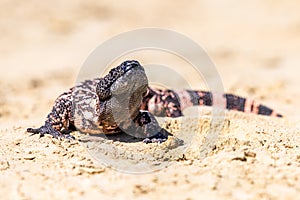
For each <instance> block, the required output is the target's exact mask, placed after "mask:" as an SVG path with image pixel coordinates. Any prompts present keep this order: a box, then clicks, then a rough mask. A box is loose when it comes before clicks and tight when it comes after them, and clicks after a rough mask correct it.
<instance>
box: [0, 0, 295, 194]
mask: <svg viewBox="0 0 300 200" xmlns="http://www.w3.org/2000/svg"><path fill="white" fill-rule="evenodd" d="M63 2H64V3H62V1H58V0H55V1H51V2H50V1H49V2H45V1H26V2H25V1H24V2H21V1H15V0H9V1H8V0H2V1H0V32H1V37H0V46H1V48H0V65H1V67H0V76H1V78H0V88H1V89H0V150H1V151H0V153H1V157H0V194H1V199H42V198H46V199H83V198H86V199H111V198H113V199H154V198H160V199H299V195H300V149H299V148H300V147H299V144H300V130H299V128H300V125H299V122H300V115H299V112H298V111H299V99H300V93H299V88H298V87H299V84H300V79H299V77H298V76H299V74H300V68H299V65H300V59H299V52H300V37H299V35H300V12H299V7H300V3H299V2H297V1H288V2H284V3H283V2H282V1H276V0H274V1H271V0H263V1H258V0H255V1H243V2H241V1H233V0H232V1H231V0H230V1H224V2H220V1H205V0H203V1H191V2H190V3H186V2H184V1H163V2H162V1H157V2H156V1H152V2H151V3H149V2H144V1H126V3H125V2H122V3H121V2H112V1H93V0H88V1H79V0H75V1H63ZM142 27H159V28H168V29H171V30H174V31H177V32H180V33H182V34H184V35H186V36H188V37H190V38H191V39H193V40H194V41H195V42H197V43H199V44H201V45H202V46H203V47H204V48H205V49H206V51H207V52H208V54H209V56H210V57H211V59H212V60H213V62H214V63H215V65H216V67H217V69H218V72H219V74H220V77H221V79H222V82H223V86H224V90H225V91H227V92H233V93H235V94H239V95H241V96H248V97H250V98H253V99H256V100H257V101H260V102H262V103H264V104H266V105H269V106H270V107H272V108H275V109H276V110H277V111H278V112H280V113H282V114H283V115H284V116H285V117H284V118H283V119H278V118H273V117H263V116H256V115H252V114H244V113H238V112H234V111H231V112H225V117H224V118H223V120H221V122H220V123H221V124H214V123H212V122H211V120H210V119H211V117H210V116H211V109H209V108H201V109H200V112H201V114H202V115H201V117H200V118H199V119H198V118H197V117H195V116H193V115H192V114H191V115H189V112H187V115H186V117H184V118H179V119H159V120H160V121H162V122H163V125H164V126H165V127H167V128H168V129H169V130H170V131H171V132H172V133H174V137H172V138H170V140H169V141H168V142H166V143H165V144H163V145H157V144H150V145H146V144H143V143H141V142H132V143H128V142H127V143H126V142H122V141H121V142H117V141H113V140H109V139H101V138H100V139H99V140H100V143H101V144H103V145H104V146H102V147H103V148H107V151H108V152H107V153H106V154H105V152H103V151H105V149H104V150H103V149H102V150H101V148H102V147H101V148H100V150H99V148H98V149H96V150H95V151H93V148H89V149H87V148H85V147H86V146H88V145H90V144H88V143H80V142H78V140H74V141H59V140H57V139H53V138H51V137H48V136H45V137H42V138H39V136H37V135H35V136H30V134H29V133H26V131H25V130H26V128H27V127H32V126H33V127H37V126H39V125H41V124H42V123H43V121H44V119H45V116H46V115H47V113H48V112H49V110H50V109H51V106H52V104H53V101H54V100H55V98H56V97H57V96H58V95H59V94H60V93H61V92H63V91H64V90H66V89H67V88H69V87H71V86H72V85H73V84H74V83H75V81H76V78H77V75H78V72H79V71H80V67H81V65H82V63H83V62H84V60H85V59H86V58H87V57H88V55H89V53H90V52H91V51H92V50H93V49H94V48H96V47H97V45H99V44H101V43H102V42H104V41H105V40H107V39H109V38H110V37H111V36H114V35H116V34H119V33H122V32H124V31H129V30H132V29H136V28H142ZM143 55H144V56H146V57H147V56H148V57H147V58H144V57H143ZM143 55H139V56H141V60H142V61H143V60H144V61H147V59H148V60H150V59H153V58H154V57H155V54H151V55H150V56H149V55H148V54H147V53H145V54H143ZM156 61H157V58H156ZM168 62H169V63H168ZM178 63H180V62H177V61H174V60H173V61H172V59H170V60H168V61H167V64H169V65H173V64H174V65H176V64H178ZM206 78H207V79H209V78H210V77H206ZM173 86H174V87H176V84H174V85H173ZM179 86H180V85H179V83H178V87H179ZM199 88H200V87H199ZM196 109H197V108H194V111H195V110H196ZM190 111H191V110H190ZM192 112H193V109H192ZM220 127H221V129H219V128H220ZM215 133H217V134H219V135H218V137H217V138H210V136H211V135H215ZM75 134H76V133H75ZM76 137H81V136H80V135H79V134H78V133H77V135H76ZM177 137H178V138H181V139H183V140H185V144H184V145H183V146H182V145H179V144H177V143H176V141H177V140H176V138H177ZM204 138H206V140H205V139H204ZM207 138H210V139H207ZM206 141H213V142H212V143H209V142H206ZM98 144H99V143H98ZM110 148H114V149H112V150H111V149H110ZM115 149H117V150H118V151H119V154H118V152H117V153H115V152H114V151H113V150H115ZM207 149H208V150H209V151H207ZM97 151H98V152H97ZM102 155H105V156H107V158H105V159H103V157H102ZM111 158H115V160H114V159H112V160H109V159H111ZM101 162H103V163H104V164H103V163H101ZM141 163H142V164H144V165H141ZM143 166H144V167H145V166H146V168H143ZM149 166H150V168H149ZM147 167H148V168H147ZM116 168H117V170H116ZM153 169H154V170H157V171H155V172H153V171H151V170H153ZM147 170H148V171H149V170H150V172H148V173H141V174H136V172H143V171H147ZM124 171H125V172H124Z"/></svg>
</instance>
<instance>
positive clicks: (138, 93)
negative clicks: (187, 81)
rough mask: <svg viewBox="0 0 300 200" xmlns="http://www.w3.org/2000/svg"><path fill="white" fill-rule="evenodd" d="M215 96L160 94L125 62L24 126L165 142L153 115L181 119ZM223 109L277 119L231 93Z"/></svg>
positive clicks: (61, 98)
mask: <svg viewBox="0 0 300 200" xmlns="http://www.w3.org/2000/svg"><path fill="white" fill-rule="evenodd" d="M215 97H216V96H214V95H213V93H211V92H207V91H201V90H199V91H196V90H195V91H193V90H183V91H174V90H159V89H155V88H152V87H149V86H148V79H147V76H146V74H145V71H144V68H143V67H142V66H141V65H140V64H139V62H137V61H134V60H132V61H125V62H123V63H122V64H120V65H119V66H117V67H116V68H113V69H112V70H110V72H109V73H108V74H107V75H106V76H104V77H103V78H95V79H92V80H86V81H83V82H81V83H80V84H78V85H76V86H74V87H72V88H70V89H69V90H68V91H67V92H64V93H63V94H61V95H60V96H59V97H58V98H57V99H56V101H55V103H54V106H53V108H52V110H51V112H50V113H49V114H48V116H47V119H46V121H45V124H44V125H43V126H41V127H40V128H37V129H34V128H28V129H27V132H31V133H34V134H40V135H44V134H51V135H52V136H53V137H55V138H60V137H65V138H72V137H73V136H71V135H70V134H69V133H70V132H72V131H75V130H79V131H81V132H84V133H89V134H113V133H119V132H126V133H130V134H132V135H133V136H135V137H137V138H145V139H144V142H146V143H148V142H164V141H165V140H166V139H167V137H168V135H169V134H170V133H168V131H166V130H165V129H163V128H161V127H160V126H159V124H158V122H157V121H156V119H155V117H154V116H153V115H156V116H163V117H180V116H182V115H183V114H182V110H184V109H185V108H187V107H190V106H197V105H200V106H201V105H205V106H212V105H213V104H214V98H215ZM221 98H222V99H223V104H224V109H230V110H238V111H243V112H252V113H256V114H263V115H271V116H277V117H281V115H280V114H277V113H276V112H275V111H273V110H272V109H270V108H268V107H266V106H263V105H260V104H256V103H255V102H254V101H250V100H248V99H245V98H242V97H238V96H235V95H231V94H222V95H221Z"/></svg>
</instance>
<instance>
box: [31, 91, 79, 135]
mask: <svg viewBox="0 0 300 200" xmlns="http://www.w3.org/2000/svg"><path fill="white" fill-rule="evenodd" d="M71 109H72V91H71V90H70V91H68V92H65V93H63V94H62V95H60V96H59V97H58V98H57V99H56V101H55V104H54V106H53V108H52V111H51V112H50V113H49V114H48V116H47V119H46V121H45V124H44V125H43V126H41V127H40V128H36V129H34V128H28V129H27V132H29V133H33V134H40V135H41V136H44V135H45V134H50V135H52V136H53V137H54V138H68V139H74V137H73V136H71V135H70V132H72V131H74V130H75V127H74V124H73V121H71Z"/></svg>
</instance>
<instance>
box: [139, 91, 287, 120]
mask: <svg viewBox="0 0 300 200" xmlns="http://www.w3.org/2000/svg"><path fill="white" fill-rule="evenodd" d="M191 106H215V107H217V108H222V109H228V110H236V111H241V112H245V113H254V114H259V115H268V116H274V117H282V115H281V114H279V113H277V112H275V111H274V110H273V109H271V108H269V107H267V106H264V105H262V104H258V103H256V102H255V101H253V100H250V99H247V98H243V97H239V96H236V95H233V94H227V93H226V94H218V93H212V92H207V91H202V90H182V91H174V90H160V89H154V88H150V87H149V88H148V92H147V94H146V96H145V97H144V98H143V100H142V104H141V110H148V111H149V112H150V113H152V114H154V115H156V116H162V117H180V116H182V115H183V114H182V111H183V110H184V109H186V108H188V107H191Z"/></svg>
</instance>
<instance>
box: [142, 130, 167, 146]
mask: <svg viewBox="0 0 300 200" xmlns="http://www.w3.org/2000/svg"><path fill="white" fill-rule="evenodd" d="M169 134H170V133H169V132H168V131H166V130H165V129H162V130H161V131H160V132H158V133H157V134H156V135H154V136H151V137H147V138H145V139H144V140H143V142H144V143H146V144H148V143H159V144H160V143H163V142H165V141H166V140H167V139H168V135H169Z"/></svg>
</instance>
